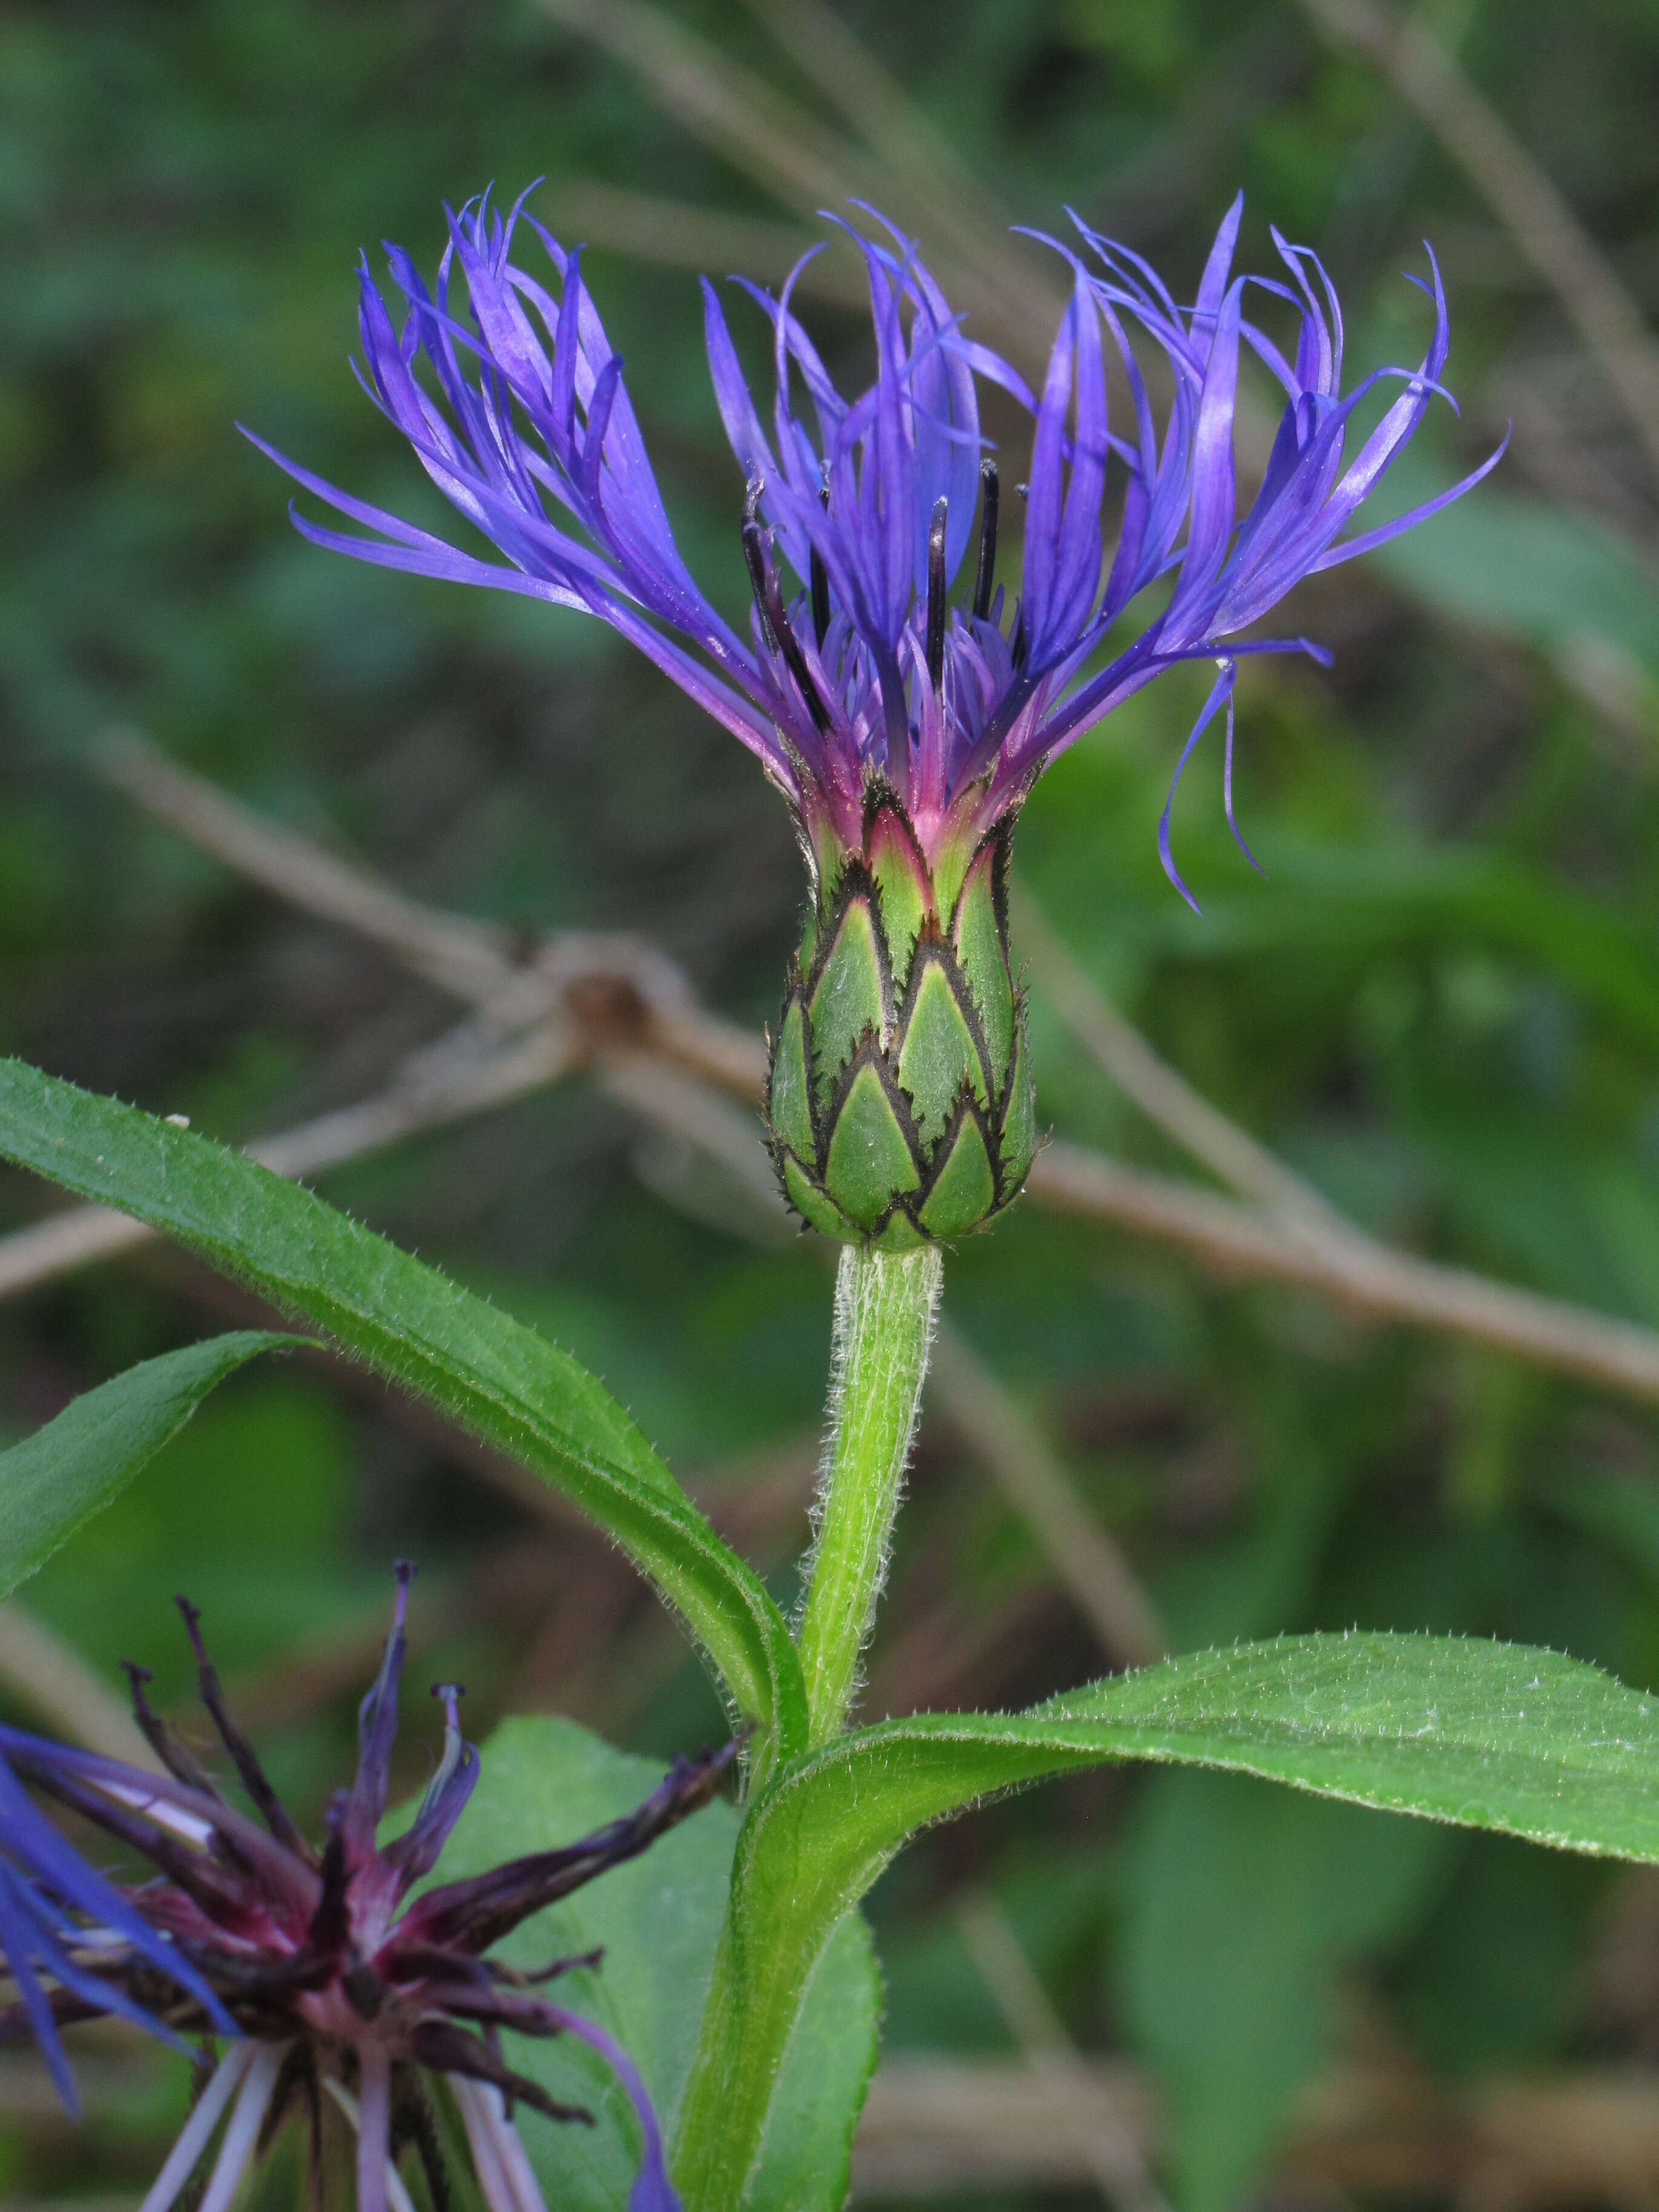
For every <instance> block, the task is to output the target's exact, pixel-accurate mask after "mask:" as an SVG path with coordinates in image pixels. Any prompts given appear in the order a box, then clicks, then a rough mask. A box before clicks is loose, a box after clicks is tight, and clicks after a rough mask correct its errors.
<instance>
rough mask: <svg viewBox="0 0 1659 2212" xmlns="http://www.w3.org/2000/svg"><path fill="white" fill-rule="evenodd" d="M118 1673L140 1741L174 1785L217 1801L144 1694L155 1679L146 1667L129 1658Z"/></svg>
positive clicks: (202, 1772)
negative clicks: (140, 1732) (124, 1681)
mask: <svg viewBox="0 0 1659 2212" xmlns="http://www.w3.org/2000/svg"><path fill="white" fill-rule="evenodd" d="M121 1672H122V1673H123V1674H125V1676H126V1678H127V1683H128V1686H129V1687H130V1688H131V1692H132V1717H133V1718H134V1720H136V1721H137V1723H138V1725H139V1727H140V1728H141V1729H143V1734H144V1741H146V1743H148V1744H149V1747H150V1749H151V1750H152V1751H153V1752H154V1753H155V1756H156V1757H157V1758H158V1759H160V1760H161V1764H162V1765H163V1766H165V1767H166V1769H167V1772H168V1773H169V1774H170V1775H171V1776H172V1777H173V1780H174V1781H175V1782H182V1783H183V1784H184V1785H185V1788H186V1789H187V1790H201V1792H202V1793H203V1795H204V1796H208V1797H212V1798H215V1799H217V1798H218V1796H219V1793H218V1791H217V1790H216V1789H215V1788H214V1786H213V1782H212V1778H211V1777H210V1775H209V1774H208V1772H207V1771H206V1769H205V1768H204V1767H203V1766H202V1765H199V1763H198V1762H197V1759H196V1757H195V1754H194V1753H192V1752H191V1749H190V1747H189V1746H188V1745H187V1744H186V1743H185V1741H184V1739H183V1738H182V1737H181V1736H180V1735H178V1734H177V1733H176V1732H175V1731H174V1730H173V1729H170V1728H169V1727H168V1726H167V1723H166V1722H165V1721H164V1720H163V1719H162V1718H161V1715H160V1714H159V1713H158V1712H157V1711H155V1708H154V1706H152V1705H151V1704H150V1702H149V1699H148V1698H147V1697H146V1696H145V1695H144V1685H145V1683H146V1682H153V1681H154V1680H155V1676H154V1675H153V1674H151V1673H150V1671H149V1668H148V1667H140V1666H138V1665H137V1663H136V1662H134V1661H133V1660H131V1659H124V1660H123V1661H122V1662H121Z"/></svg>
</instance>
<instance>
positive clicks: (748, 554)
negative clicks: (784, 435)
mask: <svg viewBox="0 0 1659 2212" xmlns="http://www.w3.org/2000/svg"><path fill="white" fill-rule="evenodd" d="M764 489H766V487H765V486H764V484H763V483H762V482H761V480H760V478H759V477H750V479H749V489H748V490H747V491H746V492H745V493H744V501H743V557H744V560H745V561H746V562H748V564H749V588H750V591H751V592H753V593H754V595H755V607H756V611H757V613H758V614H759V616H760V626H761V635H762V636H763V638H764V639H765V640H766V645H767V650H768V651H769V653H775V652H776V651H777V649H778V636H777V632H776V631H775V629H773V627H772V617H771V615H770V614H769V611H768V610H767V605H766V547H765V544H764V541H763V537H762V533H761V526H760V524H759V522H758V521H757V520H756V517H757V513H758V511H759V508H760V502H761V494H762V492H763V490H764Z"/></svg>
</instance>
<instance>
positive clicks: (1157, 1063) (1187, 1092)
mask: <svg viewBox="0 0 1659 2212" xmlns="http://www.w3.org/2000/svg"><path fill="white" fill-rule="evenodd" d="M1014 927H1015V933H1016V935H1017V936H1018V941H1019V945H1020V948H1021V950H1022V951H1024V952H1025V953H1026V954H1028V955H1029V957H1030V963H1031V972H1032V974H1033V975H1035V976H1036V980H1037V981H1038V982H1039V983H1040V984H1041V986H1042V993H1043V996H1044V997H1045V998H1046V999H1047V1000H1048V1002H1049V1004H1050V1005H1051V1006H1053V1007H1054V1011H1055V1012H1057V1013H1058V1014H1059V1016H1060V1019H1061V1021H1063V1022H1064V1023H1065V1024H1066V1028H1067V1029H1068V1030H1070V1031H1071V1033H1072V1035H1073V1036H1074V1037H1075V1038H1076V1040H1077V1042H1079V1044H1080V1045H1082V1047H1083V1048H1084V1049H1085V1051H1086V1052H1087V1053H1088V1054H1089V1055H1090V1057H1091V1059H1092V1060H1094V1062H1095V1064H1096V1066H1098V1067H1099V1068H1101V1069H1102V1070H1103V1073H1105V1074H1107V1075H1108V1076H1109V1077H1110V1079H1111V1080H1112V1081H1113V1082H1114V1083H1115V1085H1117V1087H1118V1089H1119V1090H1120V1091H1122V1092H1123V1093H1124V1094H1125V1096H1126V1097H1130V1098H1133V1101H1134V1103H1135V1104H1136V1105H1137V1106H1139V1109H1140V1110H1141V1112H1142V1113H1143V1114H1145V1115H1146V1118H1147V1119H1148V1121H1152V1122H1155V1123H1156V1124H1157V1126H1158V1127H1159V1128H1160V1129H1162V1130H1164V1132H1165V1133H1166V1134H1168V1135H1170V1136H1171V1137H1173V1138H1174V1139H1176V1143H1177V1144H1180V1145H1182V1146H1185V1147H1186V1149H1187V1151H1188V1152H1190V1153H1191V1154H1192V1156H1193V1158H1194V1159H1196V1160H1198V1161H1200V1163H1201V1164H1203V1165H1204V1166H1205V1167H1207V1168H1208V1169H1210V1170H1211V1171H1212V1173H1213V1174H1215V1175H1217V1176H1219V1177H1220V1178H1221V1180H1222V1182H1225V1183H1230V1184H1231V1186H1232V1188H1234V1189H1235V1190H1237V1191H1238V1192H1240V1193H1242V1194H1243V1195H1244V1196H1245V1197H1247V1198H1254V1199H1255V1200H1258V1201H1259V1202H1260V1203H1261V1205H1263V1206H1267V1207H1268V1208H1269V1209H1270V1210H1271V1211H1272V1212H1274V1213H1276V1214H1278V1215H1279V1216H1280V1217H1281V1218H1283V1219H1285V1221H1288V1222H1299V1223H1303V1224H1305V1225H1307V1226H1308V1227H1310V1228H1311V1229H1315V1230H1318V1231H1325V1232H1332V1231H1346V1228H1347V1225H1346V1223H1345V1222H1344V1221H1343V1220H1342V1218H1341V1217H1340V1214H1338V1213H1337V1212H1336V1211H1335V1209H1334V1207H1333V1206H1331V1204H1330V1203H1329V1201H1328V1200H1327V1199H1326V1198H1324V1197H1323V1196H1322V1194H1321V1193H1320V1192H1318V1191H1316V1189H1315V1188H1313V1186H1312V1185H1311V1184H1310V1183H1307V1182H1304V1181H1303V1179H1302V1177H1301V1176H1299V1175H1297V1174H1296V1173H1295V1172H1294V1170H1291V1169H1290V1168H1287V1167H1286V1166H1285V1164H1284V1162H1283V1161H1282V1160H1279V1159H1277V1158H1274V1156H1273V1153H1272V1152H1269V1151H1268V1150H1267V1146H1265V1145H1261V1144H1258V1143H1257V1141H1256V1139H1255V1138H1254V1137H1253V1136H1251V1135H1250V1133H1249V1130H1247V1129H1241V1128H1240V1127H1239V1126H1238V1124H1237V1121H1231V1120H1230V1119H1229V1118H1228V1116H1227V1115H1225V1114H1224V1113H1222V1112H1221V1111H1220V1109H1218V1107H1214V1106H1212V1105H1211V1103H1210V1102H1209V1100H1208V1099H1207V1098H1205V1097H1201V1096H1200V1093H1199V1092H1198V1091H1194V1089H1193V1086H1192V1085H1191V1084H1190V1083H1188V1080H1187V1079H1186V1078H1185V1076H1183V1075H1181V1074H1179V1073H1176V1070H1175V1069H1174V1068H1173V1067H1171V1066H1170V1064H1169V1062H1168V1061H1167V1060H1164V1059H1162V1058H1161V1057H1160V1056H1159V1054H1158V1053H1156V1052H1154V1051H1153V1049H1152V1046H1151V1045H1150V1044H1148V1043H1147V1042H1146V1038H1145V1037H1144V1036H1142V1035H1141V1034H1140V1031H1139V1030H1138V1029H1136V1028H1135V1026H1134V1024H1133V1023H1132V1022H1128V1021H1126V1020H1125V1019H1124V1018H1123V1016H1122V1015H1121V1013H1119V1012H1118V1011H1117V1009H1116V1007H1115V1006H1113V1005H1112V1003H1111V1001H1110V1000H1109V999H1107V998H1106V997H1104V996H1103V994H1102V993H1101V992H1100V991H1099V990H1098V989H1097V987H1096V985H1095V984H1094V983H1093V982H1092V981H1091V979H1090V978H1089V977H1088V976H1087V975H1085V973H1084V972H1083V970H1082V969H1081V968H1079V965H1078V963H1077V962H1076V961H1075V960H1074V959H1073V957H1072V955H1071V954H1070V952H1069V951H1067V950H1066V946H1065V945H1063V944H1062V943H1061V941H1060V939H1059V938H1058V937H1057V936H1056V935H1055V933H1054V930H1053V929H1052V928H1051V927H1049V923H1048V917H1047V915H1045V914H1044V913H1043V911H1042V908H1041V907H1040V906H1039V905H1038V904H1037V902H1036V899H1035V898H1034V897H1033V896H1032V895H1031V893H1030V891H1029V890H1026V889H1025V888H1024V885H1023V884H1022V885H1018V886H1017V887H1016V889H1015V893H1014Z"/></svg>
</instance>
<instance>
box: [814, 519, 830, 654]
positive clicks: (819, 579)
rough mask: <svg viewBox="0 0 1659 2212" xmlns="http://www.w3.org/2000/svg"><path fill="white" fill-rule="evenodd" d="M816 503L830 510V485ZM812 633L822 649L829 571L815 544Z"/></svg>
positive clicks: (827, 617) (826, 616)
mask: <svg viewBox="0 0 1659 2212" xmlns="http://www.w3.org/2000/svg"><path fill="white" fill-rule="evenodd" d="M818 505H819V506H820V507H822V508H823V511H824V513H826V514H828V513H829V484H828V483H825V484H824V485H823V487H822V489H820V491H819V493H818ZM811 586H812V635H813V636H814V637H815V638H816V639H817V644H818V649H819V651H820V652H822V651H823V634H824V632H825V630H827V629H829V570H828V569H827V568H825V567H824V565H823V555H822V554H821V553H820V552H819V551H818V549H817V546H816V545H815V546H814V547H813V548H812V574H811Z"/></svg>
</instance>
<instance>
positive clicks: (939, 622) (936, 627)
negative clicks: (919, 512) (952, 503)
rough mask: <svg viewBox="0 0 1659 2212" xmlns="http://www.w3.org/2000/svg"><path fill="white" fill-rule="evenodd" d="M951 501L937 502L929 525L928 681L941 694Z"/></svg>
mask: <svg viewBox="0 0 1659 2212" xmlns="http://www.w3.org/2000/svg"><path fill="white" fill-rule="evenodd" d="M948 506H949V502H948V501H945V500H944V499H939V500H936V501H934V503H933V520H932V521H931V522H930V523H929V524H928V526H927V681H928V682H929V683H930V684H932V685H933V692H934V696H936V697H937V696H938V694H939V686H940V684H942V683H943V682H944V681H945V514H946V511H947V508H948Z"/></svg>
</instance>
